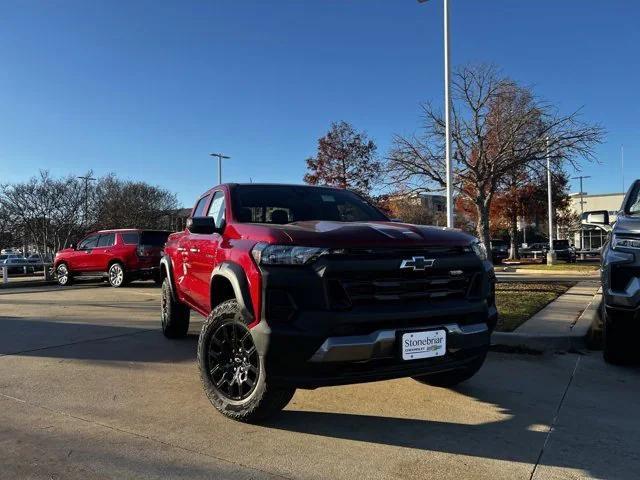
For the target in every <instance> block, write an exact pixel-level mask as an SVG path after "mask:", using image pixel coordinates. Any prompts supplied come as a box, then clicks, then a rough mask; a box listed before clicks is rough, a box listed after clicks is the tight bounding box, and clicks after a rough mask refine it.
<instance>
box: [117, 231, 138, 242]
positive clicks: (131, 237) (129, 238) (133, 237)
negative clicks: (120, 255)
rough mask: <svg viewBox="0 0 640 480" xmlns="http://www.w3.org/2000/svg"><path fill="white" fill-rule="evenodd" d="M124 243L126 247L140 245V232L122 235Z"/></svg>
mask: <svg viewBox="0 0 640 480" xmlns="http://www.w3.org/2000/svg"><path fill="white" fill-rule="evenodd" d="M120 236H121V237H122V242H123V243H124V244H125V245H137V244H138V232H127V233H122V234H120Z"/></svg>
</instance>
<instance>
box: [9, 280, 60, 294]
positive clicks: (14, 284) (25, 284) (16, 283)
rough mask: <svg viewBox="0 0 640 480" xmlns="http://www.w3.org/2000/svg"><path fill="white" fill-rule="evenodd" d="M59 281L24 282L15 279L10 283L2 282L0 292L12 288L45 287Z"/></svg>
mask: <svg viewBox="0 0 640 480" xmlns="http://www.w3.org/2000/svg"><path fill="white" fill-rule="evenodd" d="M57 283H58V282H56V281H55V280H44V279H43V280H26V281H24V282H21V281H13V282H11V281H10V282H9V283H5V284H3V283H0V292H1V291H2V290H5V289H6V290H9V289H11V288H29V287H44V286H48V285H56V284H57Z"/></svg>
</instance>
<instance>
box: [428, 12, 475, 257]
mask: <svg viewBox="0 0 640 480" xmlns="http://www.w3.org/2000/svg"><path fill="white" fill-rule="evenodd" d="M425 2H427V0H418V3H425ZM443 3H444V132H445V133H444V135H445V144H444V145H445V169H446V181H447V185H446V189H447V190H446V191H447V227H449V228H453V167H452V165H451V127H450V118H449V117H450V111H451V98H450V93H449V89H450V85H449V84H450V80H449V77H450V76H451V75H450V69H449V0H443ZM487 248H488V247H487Z"/></svg>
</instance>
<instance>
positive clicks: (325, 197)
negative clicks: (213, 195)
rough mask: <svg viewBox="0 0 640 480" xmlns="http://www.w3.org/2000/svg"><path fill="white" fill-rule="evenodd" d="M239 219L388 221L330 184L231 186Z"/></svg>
mask: <svg viewBox="0 0 640 480" xmlns="http://www.w3.org/2000/svg"><path fill="white" fill-rule="evenodd" d="M232 203H233V210H234V216H235V218H236V220H237V221H239V222H246V223H273V224H285V223H292V222H300V221H307V220H326V221H337V222H367V221H387V220H388V218H387V217H386V216H385V215H384V214H382V212H380V211H379V210H378V209H377V208H375V207H373V206H371V205H369V204H368V203H366V202H365V201H364V200H362V199H361V198H360V197H359V196H358V195H356V194H355V193H352V192H349V191H347V190H337V189H332V188H321V187H305V186H294V185H291V186H288V185H238V186H236V187H234V189H233V190H232Z"/></svg>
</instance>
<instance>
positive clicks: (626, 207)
mask: <svg viewBox="0 0 640 480" xmlns="http://www.w3.org/2000/svg"><path fill="white" fill-rule="evenodd" d="M586 223H589V224H596V225H602V226H604V227H605V229H606V230H610V232H611V233H610V234H609V236H608V238H607V241H606V242H605V244H604V245H603V246H602V260H601V266H602V273H601V280H602V293H603V301H602V311H601V317H602V324H603V334H604V335H603V337H604V338H603V344H604V345H603V353H604V358H605V360H606V361H607V362H609V363H614V364H621V363H626V362H627V361H628V360H630V359H631V358H632V356H633V355H637V352H638V341H639V339H640V327H639V326H638V311H639V309H640V180H636V181H635V182H634V183H633V185H632V186H631V188H630V189H629V191H628V192H627V194H626V196H625V198H624V200H623V202H622V208H621V210H620V212H618V216H617V220H616V222H615V224H614V225H613V228H611V225H610V224H609V213H608V212H607V211H605V210H603V211H596V212H589V214H588V216H587V222H586Z"/></svg>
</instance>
